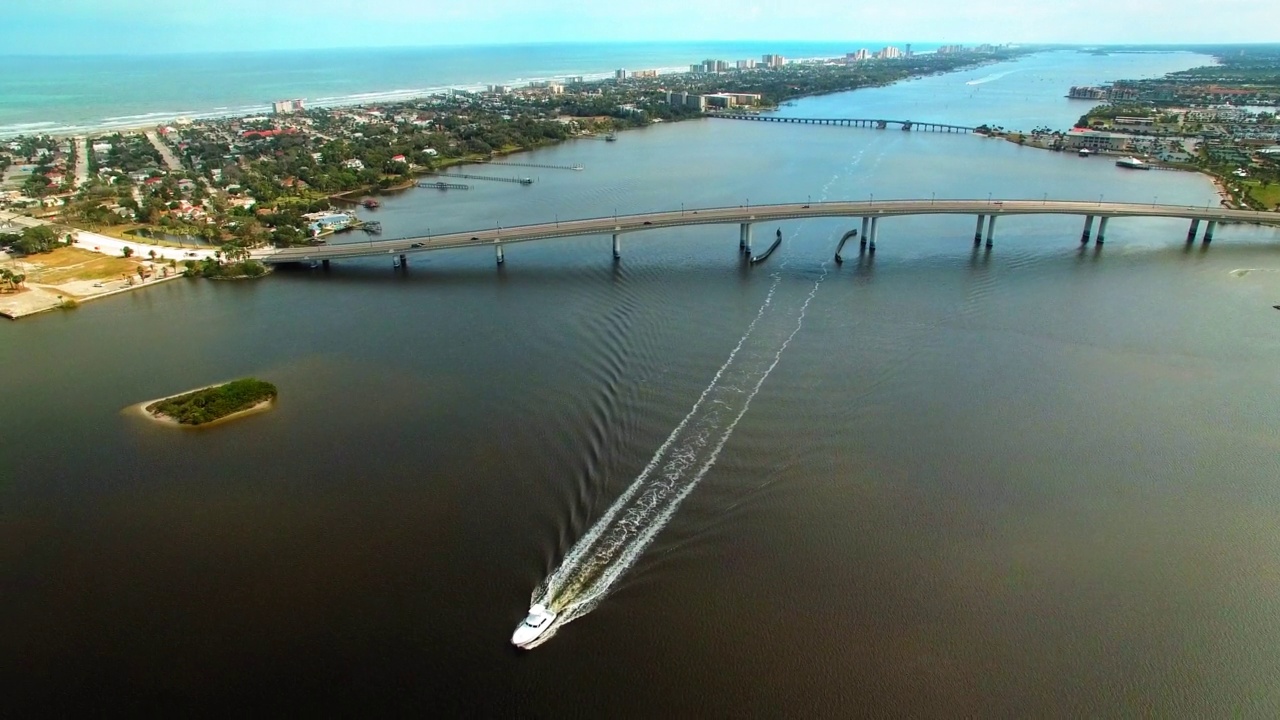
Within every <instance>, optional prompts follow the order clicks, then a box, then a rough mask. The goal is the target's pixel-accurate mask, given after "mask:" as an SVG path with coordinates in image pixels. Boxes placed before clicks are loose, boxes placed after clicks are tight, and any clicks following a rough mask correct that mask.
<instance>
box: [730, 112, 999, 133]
mask: <svg viewBox="0 0 1280 720" xmlns="http://www.w3.org/2000/svg"><path fill="white" fill-rule="evenodd" d="M707 117H710V118H721V119H723V120H754V121H756V122H775V123H796V124H800V125H843V126H845V127H865V128H875V129H877V130H884V129H885V128H887V127H889V126H890V125H896V126H898V127H900V128H902V129H903V130H919V131H923V132H958V133H971V132H974V130H976V128H971V127H965V126H964V125H947V124H945V123H935V122H919V121H916V120H884V119H880V118H800V117H785V116H782V115H754V114H747V113H708V114H707Z"/></svg>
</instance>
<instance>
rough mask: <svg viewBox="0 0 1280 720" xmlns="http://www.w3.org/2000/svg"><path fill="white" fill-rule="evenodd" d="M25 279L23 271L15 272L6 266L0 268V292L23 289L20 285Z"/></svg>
mask: <svg viewBox="0 0 1280 720" xmlns="http://www.w3.org/2000/svg"><path fill="white" fill-rule="evenodd" d="M26 281H27V276H26V275H24V274H23V273H16V272H13V271H12V270H9V269H8V268H0V292H7V293H13V292H17V291H19V290H21V289H23V287H22V285H23V283H25V282H26Z"/></svg>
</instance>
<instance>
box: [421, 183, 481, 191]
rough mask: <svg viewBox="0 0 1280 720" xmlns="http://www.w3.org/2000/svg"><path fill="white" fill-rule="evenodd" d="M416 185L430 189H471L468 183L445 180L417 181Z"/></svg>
mask: <svg viewBox="0 0 1280 720" xmlns="http://www.w3.org/2000/svg"><path fill="white" fill-rule="evenodd" d="M418 187H420V188H426V189H430V190H470V189H471V186H470V185H463V184H462V183H447V182H420V183H418Z"/></svg>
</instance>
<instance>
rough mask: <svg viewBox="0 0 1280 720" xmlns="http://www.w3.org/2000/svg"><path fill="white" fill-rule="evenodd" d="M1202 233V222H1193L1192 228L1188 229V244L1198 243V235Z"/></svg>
mask: <svg viewBox="0 0 1280 720" xmlns="http://www.w3.org/2000/svg"><path fill="white" fill-rule="evenodd" d="M1198 232H1200V220H1198V219H1196V220H1192V221H1191V227H1189V228H1187V244H1191V243H1193V242H1195V241H1196V233H1198Z"/></svg>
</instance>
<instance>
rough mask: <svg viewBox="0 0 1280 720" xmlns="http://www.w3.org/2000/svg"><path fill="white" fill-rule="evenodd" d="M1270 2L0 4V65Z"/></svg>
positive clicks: (1242, 37)
mask: <svg viewBox="0 0 1280 720" xmlns="http://www.w3.org/2000/svg"><path fill="white" fill-rule="evenodd" d="M1278 27H1280V3H1277V2H1275V1H1274V0H1113V1H1112V2H1098V1H1097V0H1093V1H1089V2H1086V1H1082V0H1025V1H1023V2H1012V1H1010V0H907V1H904V0H609V1H607V2H602V1H598V0H4V1H3V2H0V53H4V54H14V53H43V54H63V53H68V54H84V53H92V52H107V53H117V52H172V51H181V50H192V51H205V50H217V49H227V50H265V49H278V48H314V47H369V46H423V45H446V44H495V43H497V44H505V43H520V42H561V41H582V42H599V41H609V40H619V41H645V40H669V41H671V40H675V41H680V40H839V41H849V42H851V43H857V42H859V41H868V42H870V41H880V40H891V41H895V42H916V43H931V42H944V43H945V42H997V43H998V42H1073V43H1167V42H1183V43H1192V42H1206V43H1209V42H1214V43H1216V42H1274V41H1276V40H1277V39H1280V36H1277V34H1276V30H1277V28H1278Z"/></svg>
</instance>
